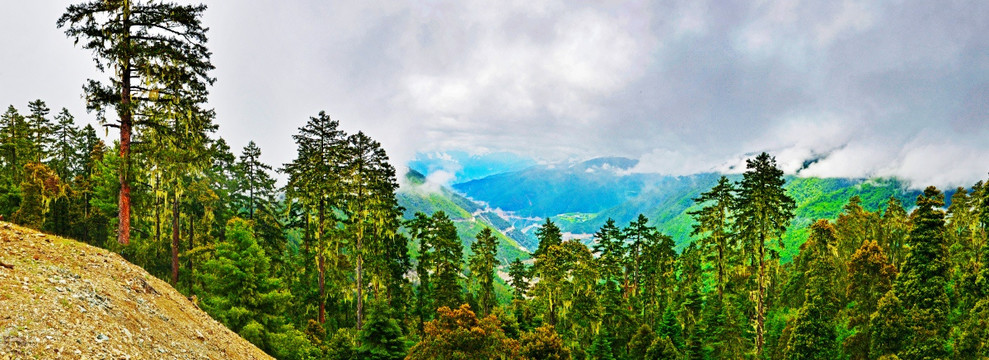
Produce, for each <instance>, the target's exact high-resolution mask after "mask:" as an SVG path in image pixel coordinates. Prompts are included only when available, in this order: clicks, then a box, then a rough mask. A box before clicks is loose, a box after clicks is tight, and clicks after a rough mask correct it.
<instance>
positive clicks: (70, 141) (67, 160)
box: [51, 108, 92, 181]
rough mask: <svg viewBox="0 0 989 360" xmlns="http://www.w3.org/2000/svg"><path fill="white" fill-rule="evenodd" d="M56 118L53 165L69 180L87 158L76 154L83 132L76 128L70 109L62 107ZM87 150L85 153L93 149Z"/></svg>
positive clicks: (53, 133) (53, 132) (53, 128)
mask: <svg viewBox="0 0 989 360" xmlns="http://www.w3.org/2000/svg"><path fill="white" fill-rule="evenodd" d="M55 120H57V121H58V122H57V123H55V125H54V126H53V127H52V135H53V137H54V139H56V141H55V142H54V144H53V145H54V146H53V147H52V149H51V158H52V159H51V167H52V169H53V170H55V173H57V174H58V176H59V177H61V178H62V179H66V181H68V179H71V178H73V177H74V176H75V174H76V173H78V172H79V171H80V168H81V167H82V164H81V161H84V160H85V158H84V157H83V158H80V157H78V155H76V144H77V143H79V141H80V140H79V137H80V136H81V134H80V132H79V129H78V128H76V125H75V118H74V117H73V116H72V114H70V113H69V110H68V109H65V108H62V111H61V112H59V113H58V115H55ZM85 150H86V151H85V152H83V153H82V154H83V155H86V154H88V153H89V151H90V150H92V149H91V148H90V149H85Z"/></svg>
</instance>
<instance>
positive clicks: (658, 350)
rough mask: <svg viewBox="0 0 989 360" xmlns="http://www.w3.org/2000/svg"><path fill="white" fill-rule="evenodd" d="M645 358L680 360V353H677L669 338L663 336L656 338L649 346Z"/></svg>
mask: <svg viewBox="0 0 989 360" xmlns="http://www.w3.org/2000/svg"><path fill="white" fill-rule="evenodd" d="M646 357H647V358H649V359H656V360H677V359H680V352H679V351H677V349H676V347H675V346H674V345H673V342H672V341H670V338H668V337H665V336H663V337H657V338H656V340H655V341H653V342H652V345H649V350H648V351H647V352H646Z"/></svg>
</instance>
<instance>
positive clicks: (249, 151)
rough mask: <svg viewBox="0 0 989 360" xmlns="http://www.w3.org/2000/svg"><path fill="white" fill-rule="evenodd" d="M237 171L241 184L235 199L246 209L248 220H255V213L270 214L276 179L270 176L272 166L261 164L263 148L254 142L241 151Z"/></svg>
mask: <svg viewBox="0 0 989 360" xmlns="http://www.w3.org/2000/svg"><path fill="white" fill-rule="evenodd" d="M237 170H238V171H239V174H238V175H239V176H238V180H240V184H238V186H237V193H236V195H235V199H236V200H237V203H238V204H239V205H240V206H241V207H244V208H246V209H245V210H246V211H247V213H246V214H244V215H246V218H247V219H249V220H254V213H255V211H264V212H270V211H271V209H268V208H267V205H268V204H270V203H272V202H273V201H274V196H275V179H274V178H272V177H271V174H269V172H270V171H271V165H268V164H265V163H263V162H261V148H260V147H258V145H257V144H255V143H254V141H253V140H252V141H250V142H248V143H247V146H245V147H244V150H243V151H241V153H240V161H238V162H237ZM259 208H261V209H259Z"/></svg>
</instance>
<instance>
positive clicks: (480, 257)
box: [469, 228, 499, 316]
mask: <svg viewBox="0 0 989 360" xmlns="http://www.w3.org/2000/svg"><path fill="white" fill-rule="evenodd" d="M470 250H471V253H473V255H471V257H470V259H469V265H470V273H471V277H472V278H473V279H474V281H475V282H477V299H478V303H479V304H480V309H479V310H480V311H479V312H478V313H479V314H481V315H484V316H486V315H487V314H490V313H491V309H493V308H494V306H495V305H496V302H497V299H495V292H494V279H495V268H496V267H497V266H498V264H499V262H498V259H497V256H498V239H497V238H495V237H494V234H492V233H491V229H489V228H484V229H483V230H481V231H480V232H478V233H477V241H475V242H474V243H473V244H471V246H470Z"/></svg>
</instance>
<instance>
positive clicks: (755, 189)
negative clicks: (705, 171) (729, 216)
mask: <svg viewBox="0 0 989 360" xmlns="http://www.w3.org/2000/svg"><path fill="white" fill-rule="evenodd" d="M745 163H746V169H747V170H746V171H745V174H743V177H742V183H741V189H740V190H739V196H738V202H737V204H738V209H737V210H736V217H735V220H734V222H735V224H737V226H738V228H739V232H738V234H739V236H740V237H741V238H742V240H743V242H744V243H745V251H746V252H747V253H748V257H749V258H750V259H751V260H752V263H753V267H755V268H756V274H755V276H756V282H755V283H756V285H755V286H756V289H755V291H756V296H755V297H756V301H755V305H756V311H755V335H756V340H755V346H756V349H755V350H756V355H757V356H761V355H762V350H763V344H764V342H765V322H766V318H765V316H766V310H767V308H766V298H767V294H766V288H767V286H768V280H769V276H770V274H769V273H768V261H769V260H770V259H769V258H770V257H771V256H772V254H773V251H772V250H771V249H769V248H768V247H769V246H770V245H773V244H772V243H771V241H773V240H776V245H777V246H778V247H780V248H782V247H783V242H782V238H783V233H784V232H785V231H786V227H787V226H788V225H789V223H790V219H792V218H793V210H794V208H795V207H796V204H795V203H794V201H793V199H792V198H790V197H789V196H788V195H787V194H786V190H785V189H784V188H783V184H784V183H785V180H784V179H783V170H780V169H779V167H778V166H777V165H776V159H775V158H773V157H770V156H769V154H767V153H762V154H759V156H757V157H756V158H755V159H749V160H746V161H745Z"/></svg>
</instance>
